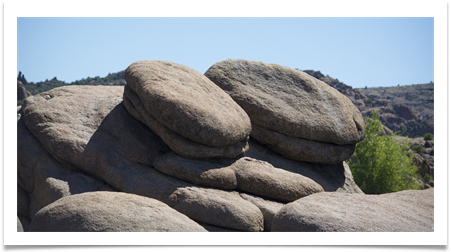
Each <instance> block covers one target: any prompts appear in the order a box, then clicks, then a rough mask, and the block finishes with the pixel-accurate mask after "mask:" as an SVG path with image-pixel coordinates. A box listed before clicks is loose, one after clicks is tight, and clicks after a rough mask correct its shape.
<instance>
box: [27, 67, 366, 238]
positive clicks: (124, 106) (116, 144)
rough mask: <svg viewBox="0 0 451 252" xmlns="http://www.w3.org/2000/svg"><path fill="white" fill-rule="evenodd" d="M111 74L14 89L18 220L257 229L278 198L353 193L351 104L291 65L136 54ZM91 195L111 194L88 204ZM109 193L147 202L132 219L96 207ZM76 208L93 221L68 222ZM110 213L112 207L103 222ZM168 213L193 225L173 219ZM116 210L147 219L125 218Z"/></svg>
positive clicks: (354, 116)
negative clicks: (103, 79) (104, 80)
mask: <svg viewBox="0 0 451 252" xmlns="http://www.w3.org/2000/svg"><path fill="white" fill-rule="evenodd" d="M299 74H300V75H299ZM207 77H208V78H207ZM125 78H126V81H127V85H126V86H125V88H124V89H122V87H102V86H98V87H93V86H86V87H81V86H69V87H60V88H55V89H53V90H50V91H48V92H45V93H42V94H39V95H36V96H32V97H29V98H27V99H26V100H25V101H24V114H23V118H21V119H20V120H19V121H18V185H19V186H18V192H19V191H20V192H21V193H20V195H22V196H23V197H22V196H21V197H22V198H21V199H22V200H19V201H18V204H19V203H20V207H19V206H18V209H21V211H20V212H19V211H18V217H19V219H20V221H21V224H24V223H25V225H23V229H24V230H25V231H26V230H30V229H31V230H35V231H38V230H47V231H51V230H54V231H55V230H59V231H61V230H60V229H58V228H61V227H64V225H62V224H61V223H60V222H57V220H60V219H61V217H60V216H65V217H64V218H66V217H67V221H71V222H73V223H72V224H73V225H72V224H71V226H70V230H89V231H95V230H106V231H139V230H143V231H164V230H166V231H188V230H198V231H204V229H205V230H207V231H230V230H232V231H236V230H239V231H263V230H266V231H271V230H272V222H273V218H274V217H275V216H276V214H277V213H278V212H279V210H280V209H282V208H283V207H284V206H285V204H286V203H289V202H294V201H296V200H298V199H301V198H306V197H307V196H309V195H312V194H317V193H321V192H345V193H359V194H361V193H362V191H361V190H360V189H359V188H358V186H357V185H356V184H355V182H354V181H353V179H352V174H351V172H350V170H349V167H348V166H347V165H346V163H345V162H343V160H345V159H347V158H348V157H349V156H350V155H351V154H352V151H353V150H354V145H355V143H356V142H357V141H359V139H361V138H363V135H364V127H363V120H362V118H361V116H360V114H359V113H358V111H357V112H356V111H355V107H354V106H353V105H352V103H350V102H349V101H348V100H347V98H346V97H342V96H340V95H339V93H337V92H336V91H334V90H333V89H332V88H329V87H328V86H327V85H326V86H323V84H322V83H321V82H319V81H317V80H315V79H313V78H311V77H309V76H305V75H303V74H302V73H300V71H299V73H298V72H297V71H295V70H292V69H288V68H284V67H280V66H277V65H270V64H265V63H260V62H252V61H242V60H235V61H231V60H228V61H225V62H220V63H217V64H215V65H214V66H212V67H211V68H210V69H209V70H208V71H207V73H206V75H202V74H200V73H198V72H197V71H195V70H193V69H191V68H189V67H186V66H182V65H179V64H175V63H171V62H166V61H138V62H135V63H133V64H131V65H130V66H129V67H128V68H127V70H126V72H125ZM209 78H210V79H209ZM265 80H266V82H265ZM215 83H216V84H215ZM240 85H241V86H240ZM296 97H298V98H296ZM285 110H286V111H285ZM249 136H251V138H249ZM252 138H253V139H252ZM256 140H257V141H256ZM268 147H269V148H268ZM98 191H111V192H103V193H94V192H98ZM114 191H116V192H114ZM121 192H122V193H126V194H120V193H121ZM76 194H83V196H80V197H75V196H77V195H76ZM119 194H120V195H119ZM18 195H19V193H18ZM134 195H139V196H141V197H143V196H144V197H147V198H152V199H155V200H157V201H149V200H145V199H143V198H136V197H134ZM98 197H107V198H111V200H107V198H105V201H103V203H102V204H97V203H95V202H94V201H95V200H93V199H97V198H98ZM115 199H121V201H124V204H126V202H132V203H133V202H142V203H139V205H140V207H139V209H134V208H133V207H132V205H136V204H135V203H133V204H130V205H124V209H125V208H127V209H128V208H130V211H144V212H146V211H150V212H149V213H146V214H145V215H143V216H144V217H142V218H141V219H140V218H138V219H133V220H132V219H128V216H127V215H123V216H122V213H121V212H118V213H110V212H109V211H116V210H114V209H116V208H115V207H113V206H110V205H114V201H115ZM85 202H86V203H85ZM159 202H162V204H165V205H161V204H160V203H159ZM65 206H74V208H73V210H70V211H66V210H67V208H66V207H65ZM167 207H170V208H172V209H175V210H176V211H177V212H178V213H179V214H176V213H174V214H170V215H168V216H174V217H164V216H163V217H162V215H160V214H159V213H158V211H160V210H158V209H166V208H167ZM71 208H72V207H71ZM86 208H89V209H86ZM91 208H92V209H94V210H95V211H92V209H91ZM96 209H98V210H96ZM108 209H110V210H108ZM111 209H113V210H111ZM60 211H63V212H61V213H60ZM127 211H128V210H127ZM127 211H125V212H127ZM153 211H156V212H153ZM116 212H117V211H116ZM49 213H51V214H49ZM80 213H83V214H86V217H85V218H87V219H89V218H91V217H92V218H94V219H93V221H91V222H89V223H91V224H95V225H93V226H90V227H88V229H83V228H85V227H87V226H86V225H87V224H86V223H85V222H83V221H78V220H77V221H72V220H75V219H73V217H74V218H75V217H76V216H78V215H80ZM97 213H99V214H100V213H102V214H101V216H104V218H103V217H102V218H100V217H101V216H97ZM117 214H119V215H121V216H122V217H124V219H121V220H118V222H117V225H116V224H114V223H112V224H114V225H109V224H108V223H111V222H109V221H108V220H109V219H108V218H110V217H109V216H113V217H114V216H116V215H117ZM182 215H183V216H187V217H188V218H189V219H191V220H193V221H194V222H196V223H197V224H198V225H200V226H201V227H199V226H198V225H197V224H196V223H192V224H190V227H186V228H184V227H183V228H182V227H181V228H175V227H176V226H177V225H178V224H177V223H178V222H179V220H182V221H183V219H184V217H183V216H182ZM90 216H91V217H90ZM122 217H121V218H122ZM96 218H98V219H96ZM162 218H171V221H172V222H171V221H169V222H168V223H166V224H163V223H162V222H161V219H162ZM128 221H130V222H131V223H134V222H149V223H160V224H155V225H156V226H155V225H153V224H152V225H153V226H146V225H143V226H139V225H138V226H136V227H137V229H127V228H125V227H127V225H125V224H124V225H123V224H121V223H126V222H128ZM40 223H41V224H40ZM42 223H47V224H51V225H48V226H45V227H44V226H43V225H44V224H42ZM52 223H54V224H52ZM171 223H172V224H171ZM174 223H175V224H174ZM67 227H69V226H67ZM121 228H122V229H121ZM63 229H64V228H63ZM70 230H66V231H70Z"/></svg>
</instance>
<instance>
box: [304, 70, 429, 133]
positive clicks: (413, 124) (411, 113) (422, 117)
mask: <svg viewBox="0 0 451 252" xmlns="http://www.w3.org/2000/svg"><path fill="white" fill-rule="evenodd" d="M298 70H300V69H298ZM300 71H303V72H305V73H307V74H309V75H311V76H313V77H315V78H317V79H319V80H322V81H324V82H325V83H327V84H328V85H329V86H331V87H333V88H335V89H337V90H338V91H339V92H340V93H342V94H344V95H345V96H346V97H348V98H349V99H350V100H351V101H352V103H354V105H355V106H356V107H357V108H358V109H359V110H360V112H361V113H362V115H363V117H364V118H366V117H371V112H372V111H373V110H376V111H378V112H379V115H380V120H381V121H382V122H383V123H384V125H385V126H386V127H387V128H388V129H386V133H387V134H389V133H390V131H392V132H393V131H394V132H397V133H399V134H401V135H403V136H409V137H416V136H423V135H424V134H425V133H432V134H433V133H434V124H433V123H434V84H433V83H431V84H421V85H411V86H399V87H389V88H384V87H380V88H368V89H353V88H352V87H351V86H348V85H346V84H344V83H343V82H340V81H339V80H338V79H334V78H332V77H329V76H328V75H324V74H322V73H321V72H320V71H314V70H300ZM366 92H372V93H369V94H368V95H367V94H366Z"/></svg>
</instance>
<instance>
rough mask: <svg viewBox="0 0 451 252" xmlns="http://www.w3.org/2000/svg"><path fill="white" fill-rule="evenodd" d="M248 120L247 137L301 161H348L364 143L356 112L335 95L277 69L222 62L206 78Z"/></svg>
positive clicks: (299, 74) (296, 74)
mask: <svg viewBox="0 0 451 252" xmlns="http://www.w3.org/2000/svg"><path fill="white" fill-rule="evenodd" d="M205 76H207V77H208V78H209V79H210V80H211V81H213V82H214V83H216V84H217V85H218V86H220V87H221V88H222V89H223V90H224V91H226V92H227V93H228V94H229V95H230V96H231V97H232V98H233V100H235V101H236V102H237V103H238V104H239V105H240V106H241V107H242V108H243V109H244V110H245V111H246V113H247V114H248V115H249V117H250V119H251V122H252V133H251V137H253V138H254V139H256V140H258V141H259V142H261V143H264V144H266V145H267V146H269V147H270V148H271V149H273V150H274V151H276V152H278V153H280V154H282V155H284V156H286V157H288V158H290V159H295V160H299V161H307V162H312V163H321V164H336V163H340V162H343V161H344V160H347V159H348V158H349V157H350V156H351V155H352V153H353V152H354V149H355V144H356V143H357V142H360V141H361V140H363V138H364V137H365V123H364V121H363V118H362V115H361V114H360V112H359V110H358V109H357V108H356V107H355V106H354V105H353V104H352V102H351V101H350V100H349V99H348V98H347V97H346V96H344V95H342V94H341V93H340V92H338V91H337V90H336V89H334V88H332V87H330V86H329V85H327V84H326V83H324V82H322V81H320V80H318V79H316V78H314V77H311V76H310V75H308V74H306V73H304V72H302V71H298V70H295V69H291V68H287V67H282V66H279V65H276V64H267V63H263V62H257V61H249V60H225V61H221V62H218V63H216V64H214V65H213V66H211V67H210V69H208V70H207V72H206V73H205Z"/></svg>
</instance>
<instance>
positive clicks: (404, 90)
mask: <svg viewBox="0 0 451 252" xmlns="http://www.w3.org/2000/svg"><path fill="white" fill-rule="evenodd" d="M358 90H359V91H360V92H361V93H362V94H364V95H366V96H367V97H369V98H372V99H386V100H389V101H390V103H391V104H405V105H407V106H409V107H410V108H412V110H413V111H414V112H415V114H416V115H417V116H418V118H420V119H422V120H423V121H426V122H428V123H430V124H432V125H434V83H429V84H417V85H408V86H397V87H375V88H359V89H358Z"/></svg>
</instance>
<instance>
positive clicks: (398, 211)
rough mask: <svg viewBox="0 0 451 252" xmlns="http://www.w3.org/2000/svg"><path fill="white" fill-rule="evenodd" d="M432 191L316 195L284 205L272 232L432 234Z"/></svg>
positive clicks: (273, 223)
mask: <svg viewBox="0 0 451 252" xmlns="http://www.w3.org/2000/svg"><path fill="white" fill-rule="evenodd" d="M433 227H434V189H433V188H431V189H427V190H419V191H414V190H407V191H401V192H396V193H388V194H381V195H362V194H346V193H336V192H325V193H317V194H313V195H310V196H308V197H304V198H302V199H299V200H297V201H295V202H292V203H289V204H287V205H285V206H284V207H283V208H282V209H280V211H279V212H278V213H277V214H276V216H275V217H274V219H273V222H272V231H294V232H315V231H317V232H433V231H434V230H433Z"/></svg>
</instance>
